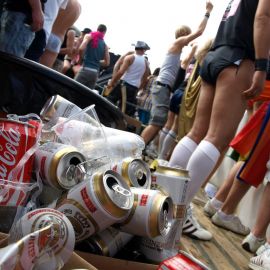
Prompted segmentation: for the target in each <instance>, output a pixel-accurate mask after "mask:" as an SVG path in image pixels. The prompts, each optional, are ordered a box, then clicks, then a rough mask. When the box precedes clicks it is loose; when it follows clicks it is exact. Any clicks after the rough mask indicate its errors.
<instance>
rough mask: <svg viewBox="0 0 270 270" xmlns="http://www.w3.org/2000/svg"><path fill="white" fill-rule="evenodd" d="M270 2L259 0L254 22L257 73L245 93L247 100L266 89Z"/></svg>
mask: <svg viewBox="0 0 270 270" xmlns="http://www.w3.org/2000/svg"><path fill="white" fill-rule="evenodd" d="M265 33H270V1H269V0H259V3H258V7H257V11H256V15H255V20H254V46H255V58H256V60H255V72H254V75H253V79H252V85H251V87H250V88H249V89H248V90H246V91H244V93H243V94H244V96H245V97H246V98H247V99H252V98H254V97H256V96H258V95H259V94H260V93H261V91H262V90H263V88H264V84H265V79H266V70H267V63H268V58H269V52H270V35H268V34H267V35H266V34H265Z"/></svg>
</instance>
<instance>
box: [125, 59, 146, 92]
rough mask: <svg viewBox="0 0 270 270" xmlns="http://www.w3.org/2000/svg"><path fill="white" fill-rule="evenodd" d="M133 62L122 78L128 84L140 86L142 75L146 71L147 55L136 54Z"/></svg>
mask: <svg viewBox="0 0 270 270" xmlns="http://www.w3.org/2000/svg"><path fill="white" fill-rule="evenodd" d="M134 56H135V59H134V61H133V63H132V64H131V65H130V66H129V68H128V70H127V71H126V72H125V74H124V75H123V76H122V80H123V81H125V82H127V83H128V84H130V85H132V86H135V87H137V88H139V86H140V84H141V79H142V76H143V74H144V72H145V68H146V65H145V57H144V56H143V55H137V54H135V55H134Z"/></svg>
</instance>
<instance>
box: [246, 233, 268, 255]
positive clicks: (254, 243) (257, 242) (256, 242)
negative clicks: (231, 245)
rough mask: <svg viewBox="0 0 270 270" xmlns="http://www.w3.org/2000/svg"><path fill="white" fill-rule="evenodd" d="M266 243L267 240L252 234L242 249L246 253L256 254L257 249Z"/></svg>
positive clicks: (247, 237) (248, 236)
mask: <svg viewBox="0 0 270 270" xmlns="http://www.w3.org/2000/svg"><path fill="white" fill-rule="evenodd" d="M264 243H265V239H259V238H257V237H256V236H255V235H254V234H253V233H250V234H249V235H247V236H246V238H245V239H244V240H243V242H242V247H243V249H245V250H246V251H249V252H252V253H255V252H256V251H257V249H258V248H259V247H260V246H262V245H263V244H264Z"/></svg>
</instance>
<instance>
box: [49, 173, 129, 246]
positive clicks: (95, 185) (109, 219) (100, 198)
mask: <svg viewBox="0 0 270 270" xmlns="http://www.w3.org/2000/svg"><path fill="white" fill-rule="evenodd" d="M133 203H134V196H133V193H131V191H130V188H129V186H128V185H127V183H126V182H125V181H124V180H123V178H122V177H121V176H120V175H119V174H118V173H116V172H114V171H111V170H108V171H106V172H104V173H95V174H93V175H92V176H91V177H90V178H89V179H88V180H85V181H84V182H82V183H81V184H79V185H77V186H75V187H74V188H73V189H71V190H70V191H69V192H68V193H67V194H66V196H64V197H62V198H60V199H59V200H58V201H56V202H54V203H53V205H51V206H52V207H55V208H56V209H57V210H59V211H61V212H63V213H64V214H65V215H66V216H67V217H68V218H69V220H70V221H71V223H72V225H73V227H74V229H75V234H76V241H77V242H79V241H82V240H84V239H87V238H88V237H90V236H91V235H93V234H95V233H97V232H100V231H103V230H105V229H106V228H108V227H109V226H111V225H112V224H114V223H116V222H118V221H120V220H122V219H123V218H124V217H125V216H126V215H127V213H128V211H129V210H130V209H131V208H132V206H133Z"/></svg>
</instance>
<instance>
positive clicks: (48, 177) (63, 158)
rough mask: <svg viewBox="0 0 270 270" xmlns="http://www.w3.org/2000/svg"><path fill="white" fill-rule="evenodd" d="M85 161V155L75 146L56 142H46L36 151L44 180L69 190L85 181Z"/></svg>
mask: <svg viewBox="0 0 270 270" xmlns="http://www.w3.org/2000/svg"><path fill="white" fill-rule="evenodd" d="M85 161H86V159H85V157H84V155H83V154H82V153H81V152H79V151H78V150H77V149H76V148H75V147H73V146H70V145H65V144H61V143H56V142H47V143H44V144H43V145H41V146H40V147H39V148H38V149H37V151H36V153H35V163H36V168H37V170H38V172H39V175H40V177H41V179H42V181H43V182H44V183H45V184H47V185H49V186H51V187H54V188H56V189H63V190H68V189H71V188H72V187H73V186H75V185H77V184H78V183H79V182H81V181H83V178H84V174H83V173H81V166H83V164H84V162H85ZM78 165H80V167H78Z"/></svg>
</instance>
